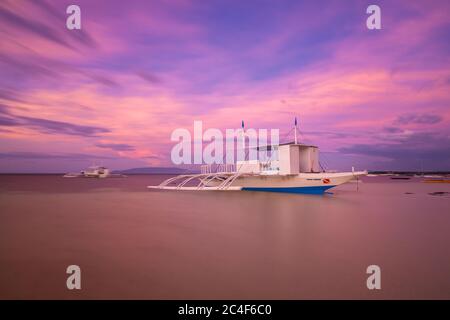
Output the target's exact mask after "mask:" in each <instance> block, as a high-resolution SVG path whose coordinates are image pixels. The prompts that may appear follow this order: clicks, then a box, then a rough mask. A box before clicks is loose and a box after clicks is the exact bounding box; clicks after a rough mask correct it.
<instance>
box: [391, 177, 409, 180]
mask: <svg viewBox="0 0 450 320" xmlns="http://www.w3.org/2000/svg"><path fill="white" fill-rule="evenodd" d="M391 179H392V180H409V179H411V177H391Z"/></svg>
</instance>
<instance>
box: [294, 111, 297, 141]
mask: <svg viewBox="0 0 450 320" xmlns="http://www.w3.org/2000/svg"><path fill="white" fill-rule="evenodd" d="M294 143H295V144H297V117H295V121H294Z"/></svg>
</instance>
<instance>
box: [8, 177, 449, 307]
mask: <svg viewBox="0 0 450 320" xmlns="http://www.w3.org/2000/svg"><path fill="white" fill-rule="evenodd" d="M165 178H167V176H162V175H160V176H159V175H155V176H130V177H128V178H123V179H120V178H117V179H63V178H61V177H60V176H26V175H24V176H0V298H62V299H66V298H124V299H127V298H143V299H147V298H148V299H153V298H158V299H162V298H172V299H197V298H225V299H228V298H234V299H241V298H254V299H282V298H286V299H304V298H363V299H365V298H447V299H448V298H450V255H449V254H448V243H450V233H449V232H448V230H450V216H449V212H450V210H449V209H450V197H449V196H448V194H445V192H449V191H450V185H448V184H441V185H438V184H425V183H421V182H420V179H411V180H407V181H393V180H389V179H386V178H379V177H376V178H364V179H363V182H362V183H360V184H359V191H356V189H357V188H356V184H354V183H351V184H347V185H344V186H341V187H339V188H335V189H331V191H332V193H330V194H325V195H323V196H317V195H295V194H276V193H263V192H239V191H222V192H176V191H175V192H174V191H155V190H152V191H150V190H147V189H146V188H145V186H146V185H150V184H157V183H158V182H160V181H162V180H164V179H165ZM433 192H444V194H441V195H440V196H433V195H430V193H433ZM70 264H77V265H79V266H80V267H81V270H82V290H81V291H80V292H73V291H68V290H67V289H66V287H65V281H66V276H67V275H66V273H65V268H66V267H67V266H68V265H70ZM371 264H376V265H379V266H380V267H381V271H382V290H381V291H369V290H368V289H367V288H366V279H367V276H368V275H367V274H366V273H365V272H366V268H367V266H369V265H371Z"/></svg>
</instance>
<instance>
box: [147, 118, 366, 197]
mask: <svg viewBox="0 0 450 320" xmlns="http://www.w3.org/2000/svg"><path fill="white" fill-rule="evenodd" d="M295 130H297V126H295ZM268 148H272V150H273V151H277V152H275V153H272V155H273V154H275V155H277V157H276V158H277V159H274V160H272V159H268V160H267V161H260V160H245V161H237V162H236V164H220V165H217V166H216V167H217V168H216V170H213V166H212V165H202V166H201V173H199V174H183V175H179V176H176V177H172V178H169V179H167V180H165V181H163V182H162V183H161V184H160V185H157V186H148V188H150V189H162V190H198V191H221V190H222V191H230V190H244V191H269V192H285V193H307V194H322V193H323V192H325V191H326V190H328V189H330V188H333V187H336V186H338V185H341V184H344V183H346V182H349V181H351V180H357V179H358V178H359V177H360V176H365V175H367V174H368V172H367V171H354V169H353V168H352V171H350V172H327V171H325V170H322V169H321V166H320V163H319V148H318V147H316V146H312V145H306V144H302V143H298V142H297V131H295V140H294V142H290V143H285V144H280V145H276V146H268ZM213 171H215V172H213Z"/></svg>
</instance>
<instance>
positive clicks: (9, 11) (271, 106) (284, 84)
mask: <svg viewBox="0 0 450 320" xmlns="http://www.w3.org/2000/svg"><path fill="white" fill-rule="evenodd" d="M70 4H77V5H79V6H80V7H81V15H82V29H81V30H68V29H67V28H66V26H65V20H66V17H67V14H66V13H65V11H66V7H67V6H68V5H70ZM369 4H377V5H379V6H380V7H381V17H382V29H381V30H368V29H367V28H366V19H367V17H368V15H367V14H366V8H367V6H368V5H369ZM449 14H450V2H449V1H447V0H446V1H434V0H433V1H376V2H373V1H370V2H369V1H264V0H258V1H257V0H249V1H234V0H226V1H225V0H223V1H215V0H211V1H188V0H174V1H169V0H167V1H135V0H128V1H111V0H109V1H106V0H105V1H100V0H95V1H94V0H89V1H72V0H71V1H64V0H61V1H13V0H9V1H8V0H6V1H5V0H3V1H2V2H1V3H0V36H1V39H2V40H1V41H0V70H1V75H0V172H65V171H77V170H81V169H83V168H84V167H86V166H88V165H90V164H92V163H93V162H96V163H101V164H104V165H106V166H109V167H111V168H113V169H124V168H129V167H141V166H172V163H171V161H170V150H171V148H172V146H173V145H174V143H173V142H171V141H170V134H171V132H172V131H173V130H174V129H176V128H187V129H189V130H191V131H192V128H193V121H194V120H202V121H203V123H204V127H205V129H206V128H220V129H223V130H224V129H226V128H238V127H239V126H240V123H241V120H242V119H243V120H245V122H246V125H247V126H248V127H251V128H279V129H280V130H281V137H283V136H284V134H285V133H287V132H288V131H289V130H290V129H291V127H292V124H293V119H294V117H295V116H297V117H298V118H299V122H300V129H301V131H302V132H303V135H302V137H301V138H302V141H303V142H306V143H313V144H315V145H318V146H319V147H320V148H321V152H322V153H321V156H322V160H323V162H324V163H325V164H326V165H327V167H328V168H330V169H347V170H348V169H350V168H351V166H355V167H356V168H357V169H370V170H383V169H384V170H420V169H421V167H423V168H424V169H425V170H450V54H449V53H450V41H449V39H450V19H449Z"/></svg>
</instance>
